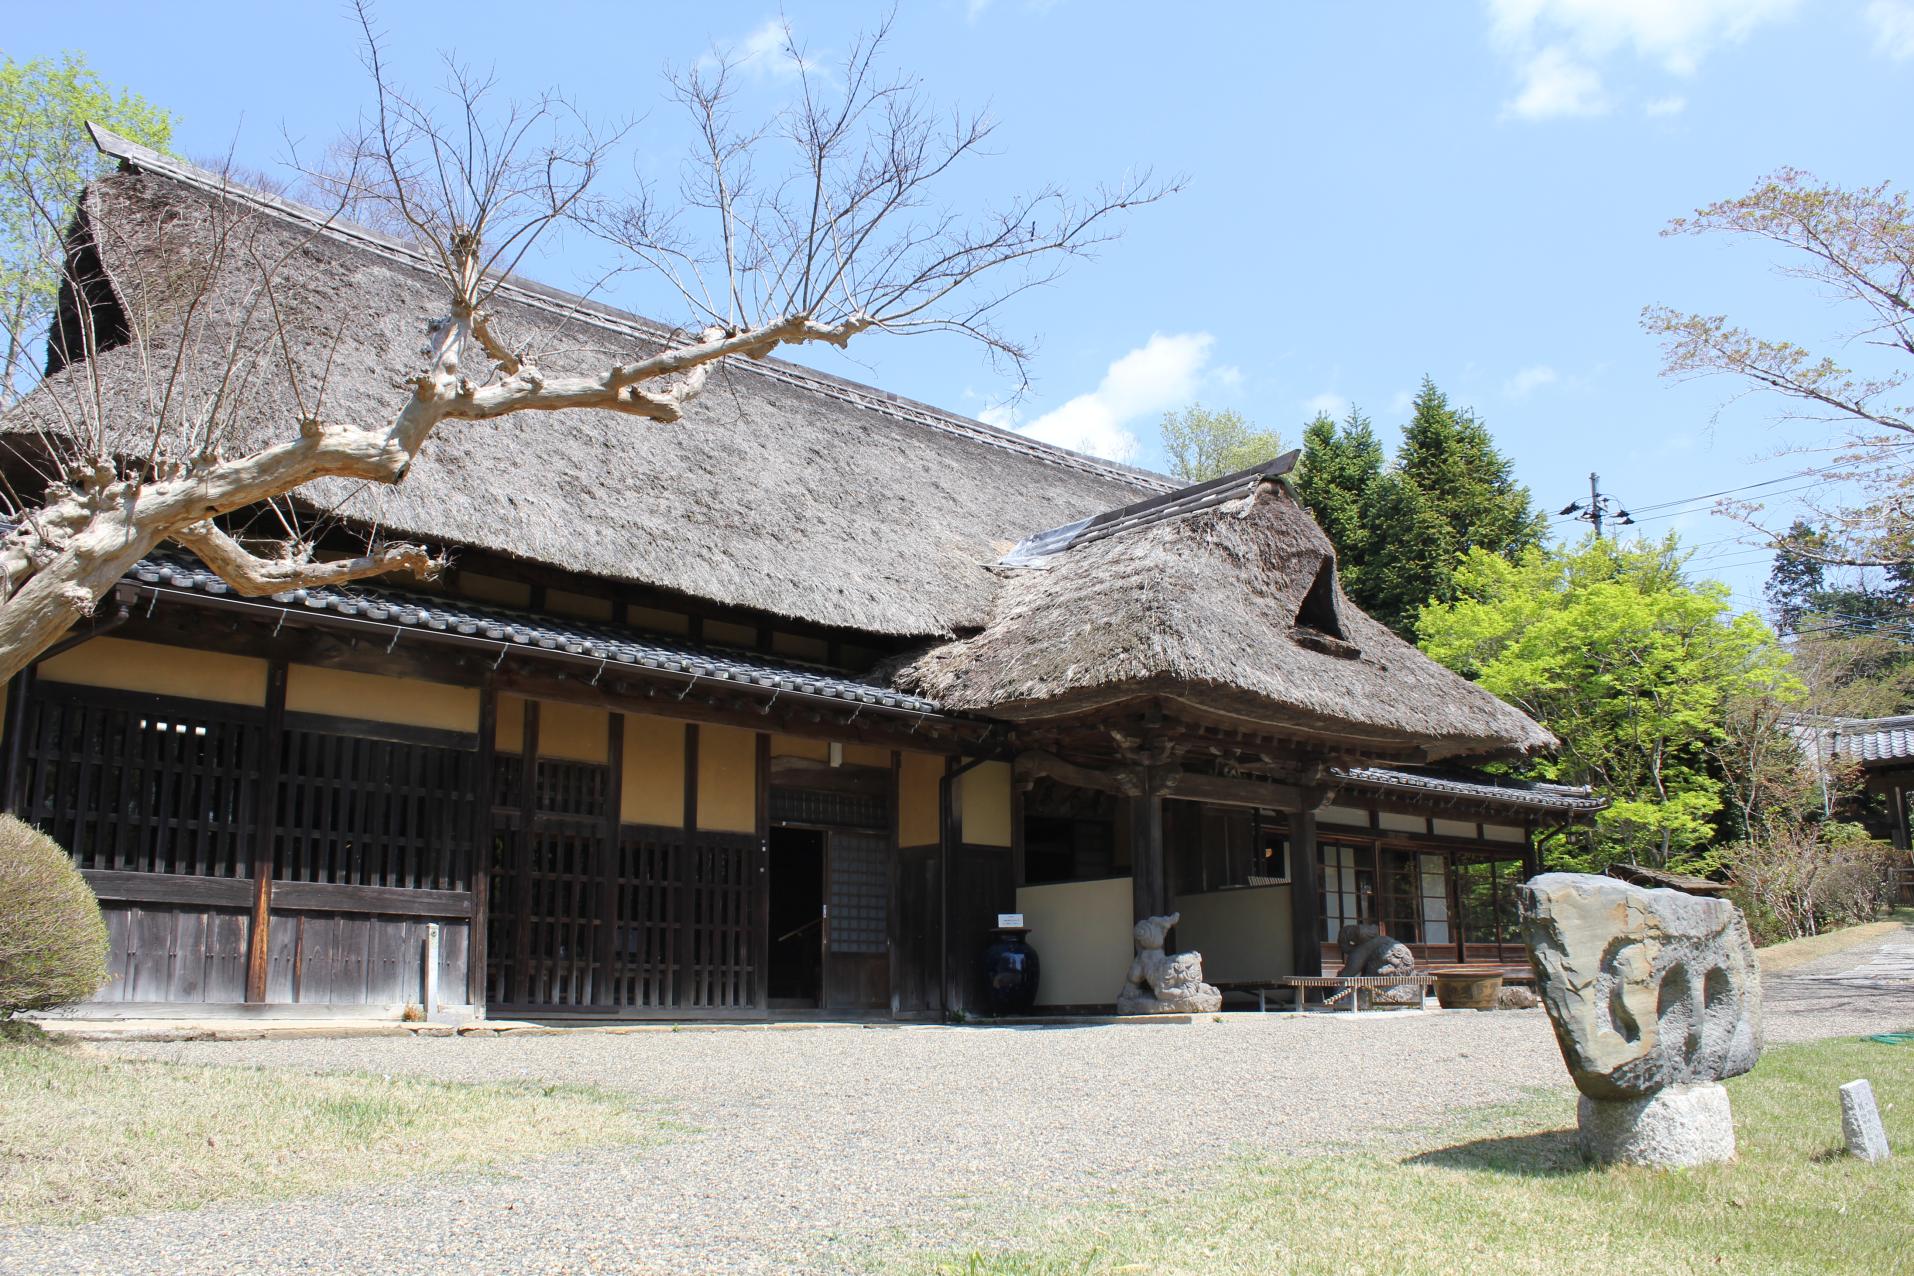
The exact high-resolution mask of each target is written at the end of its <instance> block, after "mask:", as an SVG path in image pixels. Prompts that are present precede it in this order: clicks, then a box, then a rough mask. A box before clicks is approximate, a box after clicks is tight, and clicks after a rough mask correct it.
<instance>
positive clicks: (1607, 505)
mask: <svg viewBox="0 0 1914 1276" xmlns="http://www.w3.org/2000/svg"><path fill="white" fill-rule="evenodd" d="M1570 514H1573V515H1574V516H1575V517H1576V518H1579V519H1580V520H1582V522H1584V523H1592V524H1594V526H1595V539H1596V540H1600V539H1601V538H1602V523H1603V522H1604V521H1612V522H1613V523H1614V524H1615V526H1617V527H1632V526H1634V524H1635V520H1634V519H1632V518H1630V517H1629V516H1628V511H1627V510H1625V509H1623V508H1622V507H1621V503H1620V502H1619V501H1617V500H1616V499H1615V498H1614V497H1612V496H1609V495H1607V494H1606V493H1605V492H1603V491H1602V476H1601V475H1599V474H1597V473H1595V472H1594V471H1593V470H1590V471H1589V474H1588V504H1587V505H1583V504H1582V503H1581V502H1580V501H1570V502H1569V503H1568V504H1567V505H1564V506H1563V507H1562V508H1561V510H1560V512H1559V515H1560V516H1561V517H1566V516H1568V515H1570Z"/></svg>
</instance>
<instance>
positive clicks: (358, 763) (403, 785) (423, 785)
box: [273, 719, 478, 891]
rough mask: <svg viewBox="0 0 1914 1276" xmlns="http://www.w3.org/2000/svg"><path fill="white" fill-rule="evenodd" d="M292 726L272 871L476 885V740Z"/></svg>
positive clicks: (317, 878) (294, 877)
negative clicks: (383, 736)
mask: <svg viewBox="0 0 1914 1276" xmlns="http://www.w3.org/2000/svg"><path fill="white" fill-rule="evenodd" d="M359 730H360V728H358V727H356V726H347V725H345V724H341V723H331V722H327V721H326V720H324V719H302V720H301V721H299V722H298V723H297V724H295V725H289V726H288V728H287V730H286V733H285V736H284V737H283V739H284V743H283V746H282V753H281V755H280V756H281V766H280V776H281V779H280V798H279V839H278V846H277V847H276V848H275V853H274V863H273V875H274V877H275V878H276V879H277V880H279V881H285V882H330V883H333V884H336V885H342V886H399V887H409V888H414V889H423V890H442V891H463V890H469V889H471V863H472V855H471V851H472V842H473V839H474V837H475V836H476V835H477V821H476V816H477V811H476V804H477V801H478V766H477V754H476V753H475V752H474V749H473V746H472V744H471V742H470V740H469V739H468V738H457V737H452V736H449V735H448V736H447V738H446V739H444V740H443V741H438V740H435V739H431V738H428V737H426V736H424V735H423V734H421V735H420V736H419V737H418V738H414V739H407V740H391V739H377V738H372V737H368V736H365V735H361V734H358V731H359Z"/></svg>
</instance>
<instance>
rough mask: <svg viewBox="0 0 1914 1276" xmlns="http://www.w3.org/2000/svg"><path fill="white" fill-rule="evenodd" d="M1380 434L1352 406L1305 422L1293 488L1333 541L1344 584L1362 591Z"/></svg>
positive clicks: (1352, 591)
mask: <svg viewBox="0 0 1914 1276" xmlns="http://www.w3.org/2000/svg"><path fill="white" fill-rule="evenodd" d="M1382 462H1383V456H1382V440H1380V439H1378V438H1377V437H1376V431H1375V429H1374V427H1372V426H1371V425H1370V423H1369V418H1368V417H1366V416H1364V415H1362V413H1360V412H1358V411H1357V410H1356V409H1354V408H1351V409H1350V410H1349V414H1348V415H1347V416H1345V417H1344V418H1343V420H1342V423H1341V424H1340V425H1338V424H1337V423H1336V422H1335V421H1334V420H1333V419H1332V418H1330V417H1329V415H1328V414H1326V413H1320V414H1318V415H1317V417H1316V419H1315V420H1313V421H1311V422H1310V423H1309V424H1308V425H1307V426H1305V427H1303V455H1302V459H1301V460H1300V461H1299V462H1298V464H1297V466H1296V477H1295V485H1296V494H1297V495H1298V496H1300V497H1301V498H1302V502H1303V504H1304V505H1307V506H1308V507H1309V510H1310V513H1312V514H1314V515H1315V516H1316V522H1317V523H1318V524H1320V525H1321V527H1322V529H1323V532H1324V533H1325V534H1326V535H1327V536H1328V537H1329V541H1330V544H1332V545H1334V546H1335V547H1336V558H1337V562H1338V564H1339V566H1340V571H1341V576H1342V587H1343V590H1344V592H1346V593H1347V594H1348V595H1349V596H1350V597H1351V598H1354V599H1357V600H1359V601H1360V599H1361V598H1362V596H1363V585H1364V576H1363V572H1364V565H1365V564H1366V563H1367V562H1368V560H1369V553H1370V539H1369V525H1368V522H1367V517H1368V512H1369V502H1370V500H1371V496H1372V493H1373V492H1374V490H1375V486H1376V483H1377V482H1378V481H1379V480H1380V479H1381V478H1382Z"/></svg>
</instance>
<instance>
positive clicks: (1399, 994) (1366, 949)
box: [1330, 922, 1422, 1006]
mask: <svg viewBox="0 0 1914 1276" xmlns="http://www.w3.org/2000/svg"><path fill="white" fill-rule="evenodd" d="M1336 947H1338V948H1340V949H1341V950H1342V959H1343V960H1342V969H1341V970H1340V971H1338V972H1337V973H1338V974H1340V975H1342V976H1343V977H1345V978H1347V977H1349V976H1351V975H1371V976H1377V975H1413V974H1415V973H1416V955H1415V954H1414V953H1412V952H1410V951H1409V946H1408V945H1407V944H1405V943H1402V942H1401V941H1400V940H1395V939H1391V938H1390V937H1389V936H1387V935H1385V934H1383V933H1382V928H1381V927H1380V926H1377V925H1376V924H1375V923H1374V922H1361V923H1357V922H1351V923H1349V924H1348V925H1347V926H1344V927H1343V928H1342V930H1341V932H1340V933H1338V934H1337V936H1336ZM1349 995H1351V994H1350V993H1348V992H1346V991H1345V992H1341V993H1337V994H1336V995H1335V996H1334V997H1332V998H1330V1000H1331V1001H1339V1000H1341V999H1342V998H1343V997H1345V996H1349ZM1372 1002H1373V1003H1376V1004H1379V1005H1385V1006H1419V1005H1421V1004H1422V987H1421V985H1420V984H1413V983H1410V984H1397V985H1396V986H1395V987H1393V988H1377V989H1375V990H1374V991H1373V992H1371V993H1369V995H1368V996H1367V997H1366V998H1365V999H1364V1000H1363V1002H1362V1003H1361V1004H1363V1005H1369V1004H1370V1003H1372Z"/></svg>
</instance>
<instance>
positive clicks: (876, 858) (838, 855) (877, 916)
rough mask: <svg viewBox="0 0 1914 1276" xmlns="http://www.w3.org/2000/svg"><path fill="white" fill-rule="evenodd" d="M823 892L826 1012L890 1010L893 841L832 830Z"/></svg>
mask: <svg viewBox="0 0 1914 1276" xmlns="http://www.w3.org/2000/svg"><path fill="white" fill-rule="evenodd" d="M824 893H825V916H824V1006H825V1008H826V1009H828V1010H885V1009H889V1008H890V1004H891V957H890V952H891V945H890V925H891V907H890V905H891V846H890V837H889V836H888V835H887V834H883V833H871V832H865V831H863V830H858V829H832V830H831V831H830V837H829V843H828V850H827V853H826V865H825V892H824Z"/></svg>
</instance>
